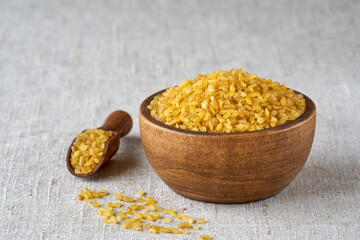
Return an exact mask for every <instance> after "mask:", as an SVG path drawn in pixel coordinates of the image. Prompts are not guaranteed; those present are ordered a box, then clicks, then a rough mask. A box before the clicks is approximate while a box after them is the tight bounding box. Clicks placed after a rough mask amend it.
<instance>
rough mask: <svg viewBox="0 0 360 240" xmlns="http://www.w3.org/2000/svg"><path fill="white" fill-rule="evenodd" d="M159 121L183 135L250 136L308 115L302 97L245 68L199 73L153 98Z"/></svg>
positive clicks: (153, 113) (152, 110)
mask: <svg viewBox="0 0 360 240" xmlns="http://www.w3.org/2000/svg"><path fill="white" fill-rule="evenodd" d="M147 108H148V109H149V111H150V115H151V116H152V117H153V118H155V119H156V120H158V121H160V122H162V123H164V124H166V125H169V126H172V127H175V128H180V129H184V130H190V131H200V132H216V133H231V132H246V131H256V130H263V129H267V128H271V127H276V126H279V125H283V124H285V123H287V122H290V121H293V120H295V119H297V118H298V117H300V116H301V115H302V114H303V113H304V111H305V108H306V106H305V99H304V97H303V95H301V94H297V93H295V92H294V91H293V90H292V89H288V88H286V87H285V85H284V84H282V85H281V84H280V83H278V82H274V81H272V80H271V79H265V78H260V77H258V76H257V75H255V74H250V73H248V72H246V71H243V70H242V69H238V70H234V69H231V70H230V71H224V70H220V71H214V72H212V73H208V74H199V75H198V76H197V77H196V78H195V79H194V80H189V79H187V78H186V79H185V81H184V82H182V83H180V84H179V85H178V86H176V87H170V88H168V89H167V90H166V91H164V92H162V93H161V94H159V95H157V96H155V97H154V99H153V100H152V101H151V102H150V104H149V105H148V106H147Z"/></svg>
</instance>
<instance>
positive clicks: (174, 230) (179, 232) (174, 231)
mask: <svg viewBox="0 0 360 240" xmlns="http://www.w3.org/2000/svg"><path fill="white" fill-rule="evenodd" d="M171 231H172V232H173V233H175V234H181V231H180V230H179V229H177V228H171Z"/></svg>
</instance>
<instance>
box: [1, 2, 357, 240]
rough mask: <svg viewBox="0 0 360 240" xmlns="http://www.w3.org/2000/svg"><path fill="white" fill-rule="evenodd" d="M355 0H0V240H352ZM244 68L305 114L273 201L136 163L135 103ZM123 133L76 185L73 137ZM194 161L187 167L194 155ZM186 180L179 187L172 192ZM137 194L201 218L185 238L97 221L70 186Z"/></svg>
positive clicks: (141, 157) (140, 157) (139, 154)
mask: <svg viewBox="0 0 360 240" xmlns="http://www.w3.org/2000/svg"><path fill="white" fill-rule="evenodd" d="M359 12H360V2H359V1H335V0H332V1H320V0H315V1H311V0H306V1H282V0H281V1H115V0H114V1H113V0H104V1H85V0H79V1H71V0H65V1H38V0H23V1H15V0H14V1H0V111H1V115H0V136H1V137H0V141H1V143H0V153H1V154H2V157H1V158H0V161H1V162H0V173H1V174H0V207H1V210H0V239H198V238H199V235H200V234H209V235H210V236H212V237H213V238H214V239H226V240H228V239H360V234H359V232H360V223H359V222H360V210H359V209H360V204H359V191H360V181H359V172H360V167H359V154H360V152H359V140H360V138H359V135H360V130H359V129H360V121H359V118H360V111H359V110H360V109H359V104H360V101H359V93H360V80H359V75H360V64H359V63H360V55H359V50H360V44H359V39H360V35H359V33H360V31H359V29H360V18H359ZM231 68H243V69H244V70H246V71H248V72H250V73H255V74H258V75H259V76H260V77H265V78H271V79H273V80H274V81H279V82H280V83H285V84H286V86H288V87H290V88H293V89H296V90H298V91H300V92H302V93H304V94H306V95H307V96H309V97H310V98H311V99H312V100H313V101H314V102H315V104H316V106H317V128H316V135H315V139H314V143H313V147H312V151H311V154H310V156H309V159H308V161H307V163H306V165H305V166H304V168H303V170H302V171H301V172H300V174H299V175H298V176H297V177H296V179H295V180H294V181H293V182H292V183H291V184H290V185H289V186H288V187H287V188H286V189H285V190H284V191H282V192H281V193H280V194H278V195H276V196H274V197H271V198H268V199H265V200H263V201H258V202H254V203H248V204H212V203H203V202H198V201H194V200H190V199H187V198H184V197H182V196H180V195H177V194H176V193H174V192H173V191H172V190H170V189H169V188H168V187H167V186H166V185H165V184H164V183H163V182H162V181H161V180H160V179H159V178H158V177H157V175H156V174H155V172H154V171H153V170H152V168H151V166H150V164H149V163H148V161H147V159H146V156H145V153H144V150H143V147H142V144H141V139H140V134H139V124H138V108H139V106H140V104H141V102H142V101H143V100H144V99H145V98H146V97H147V96H149V95H151V94H152V93H154V92H156V91H159V90H161V89H164V88H167V87H169V86H174V85H177V84H178V83H180V82H181V81H183V80H184V78H189V79H193V78H195V77H196V76H197V74H199V73H209V72H212V71H215V70H219V69H225V70H229V69H231ZM117 109H122V110H125V111H127V112H128V113H130V114H131V116H132V118H133V121H134V125H133V129H132V131H131V132H130V134H129V135H128V136H127V137H125V138H123V139H121V146H120V149H119V151H118V153H117V154H116V155H115V157H114V158H113V160H112V161H111V162H110V163H109V164H108V165H107V166H105V167H104V168H103V169H102V170H101V171H100V172H99V173H98V174H96V175H95V176H93V177H90V178H88V179H80V178H76V177H74V176H72V175H70V174H69V172H68V171H67V169H66V166H65V156H66V151H67V149H68V147H69V144H70V143H71V141H72V140H73V138H74V137H75V136H76V135H77V134H78V133H79V132H80V131H82V130H83V129H87V128H95V127H98V126H100V125H101V124H102V123H103V121H104V120H105V118H106V116H107V115H108V114H110V113H111V112H112V111H114V110H117ZM194 161H196V159H194ZM184 184H186V183H184ZM85 187H89V188H90V189H91V190H94V191H95V190H97V189H98V188H104V189H106V190H108V191H109V192H110V195H109V196H107V197H106V198H104V199H101V200H99V202H100V203H102V204H104V203H106V202H107V201H114V197H113V194H114V193H115V192H124V193H125V194H127V195H130V196H135V195H136V194H137V192H138V191H139V190H140V189H141V188H143V189H144V190H145V191H146V192H147V193H149V195H150V196H152V197H154V198H155V199H157V200H158V201H159V204H160V205H162V206H164V207H166V208H169V207H175V209H176V210H177V211H183V209H184V208H186V209H187V210H185V211H184V212H185V214H188V215H190V216H193V217H195V218H201V217H204V218H206V219H207V223H206V224H203V225H201V229H200V230H199V231H191V234H189V235H167V234H158V235H152V234H150V233H148V232H147V231H143V232H135V231H132V230H125V229H122V228H121V227H120V225H107V224H105V223H103V221H102V219H101V218H100V217H99V216H98V215H97V214H96V209H94V208H92V207H91V206H90V205H88V204H87V203H85V202H79V201H76V200H75V196H76V194H77V192H78V190H79V189H83V188H85Z"/></svg>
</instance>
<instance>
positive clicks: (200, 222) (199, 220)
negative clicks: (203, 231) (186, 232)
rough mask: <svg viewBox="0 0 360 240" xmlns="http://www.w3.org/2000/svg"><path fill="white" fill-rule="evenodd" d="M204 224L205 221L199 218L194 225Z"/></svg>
mask: <svg viewBox="0 0 360 240" xmlns="http://www.w3.org/2000/svg"><path fill="white" fill-rule="evenodd" d="M205 222H206V220H205V219H204V218H200V219H198V220H196V223H199V224H202V223H205Z"/></svg>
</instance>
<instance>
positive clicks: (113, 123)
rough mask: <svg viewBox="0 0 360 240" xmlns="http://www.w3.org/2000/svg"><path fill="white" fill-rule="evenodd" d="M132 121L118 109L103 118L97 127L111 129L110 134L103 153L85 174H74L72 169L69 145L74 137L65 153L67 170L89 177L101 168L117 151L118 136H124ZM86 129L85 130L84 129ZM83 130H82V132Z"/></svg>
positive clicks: (118, 144)
mask: <svg viewBox="0 0 360 240" xmlns="http://www.w3.org/2000/svg"><path fill="white" fill-rule="evenodd" d="M132 125H133V122H132V119H131V116H130V115H129V114H128V113H127V112H124V111H121V110H118V111H115V112H112V113H111V114H110V115H109V116H108V117H107V118H106V120H105V122H104V124H103V125H102V126H101V127H99V128H98V129H102V130H105V131H112V134H113V135H112V136H111V137H110V138H109V139H108V141H107V142H106V143H105V147H104V155H103V157H102V158H101V159H100V161H99V163H98V164H97V165H96V166H95V168H94V169H93V170H92V172H91V173H87V174H76V173H75V171H74V168H73V167H72V166H71V163H70V162H71V161H70V159H71V146H72V145H73V143H74V141H75V139H76V137H75V138H74V140H73V141H72V143H71V145H70V147H69V149H68V151H67V154H66V166H67V169H68V170H69V172H70V173H71V174H72V175H74V176H76V177H81V178H86V177H89V176H91V175H93V174H95V173H96V172H97V171H98V170H99V169H100V168H102V167H103V166H104V165H105V164H106V163H108V162H109V161H110V160H111V158H112V157H113V156H114V155H115V153H116V152H117V151H118V149H119V146H120V138H122V137H124V136H126V135H127V134H128V133H129V132H130V130H131V128H132ZM84 131H86V130H84ZM84 131H83V132H84Z"/></svg>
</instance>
